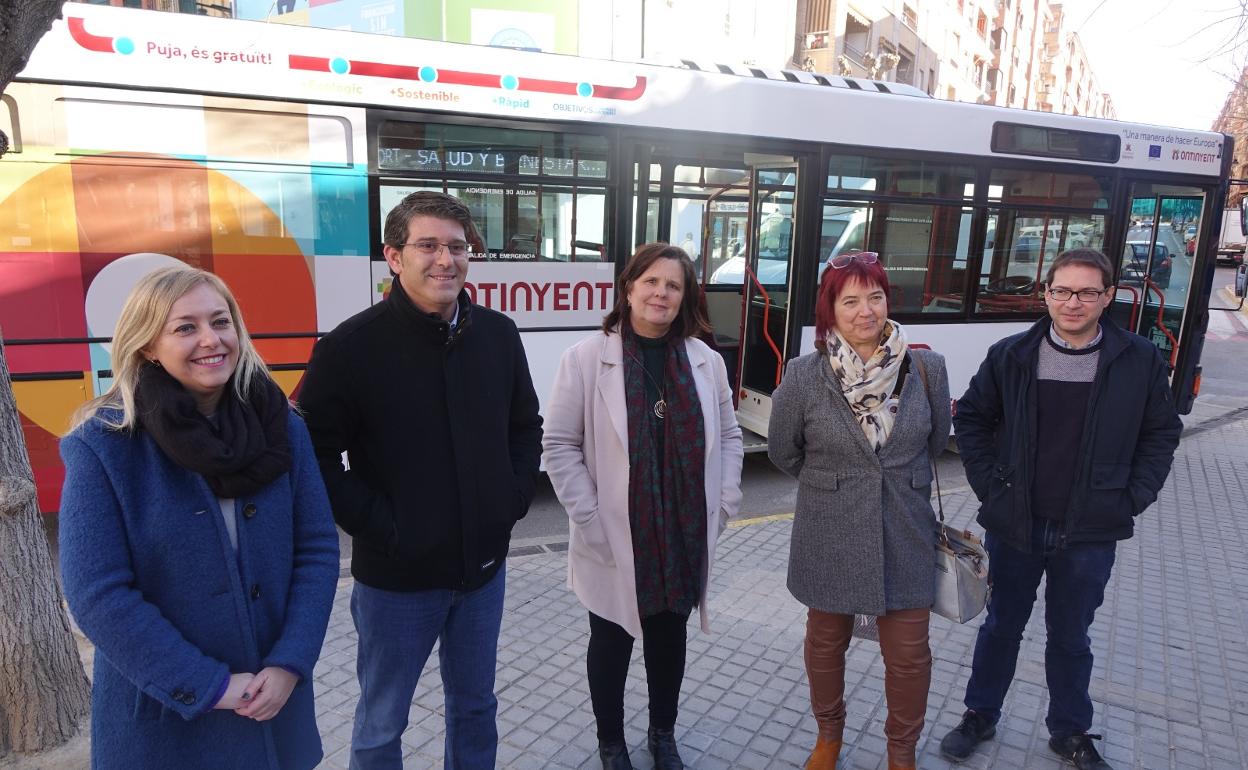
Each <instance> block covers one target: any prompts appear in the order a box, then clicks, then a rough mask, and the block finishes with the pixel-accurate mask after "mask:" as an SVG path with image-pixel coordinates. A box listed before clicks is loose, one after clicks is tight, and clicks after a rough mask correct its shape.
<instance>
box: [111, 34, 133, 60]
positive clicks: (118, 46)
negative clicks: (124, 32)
mask: <svg viewBox="0 0 1248 770" xmlns="http://www.w3.org/2000/svg"><path fill="white" fill-rule="evenodd" d="M113 50H114V51H116V52H117V53H119V54H122V55H123V56H129V55H130V54H132V53H134V41H133V40H131V39H130V38H128V37H119V38H117V39H116V40H114V41H113Z"/></svg>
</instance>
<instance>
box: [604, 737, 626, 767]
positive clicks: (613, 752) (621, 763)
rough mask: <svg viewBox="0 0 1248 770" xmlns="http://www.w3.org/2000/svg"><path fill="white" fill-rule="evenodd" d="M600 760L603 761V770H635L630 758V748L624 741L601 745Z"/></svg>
mask: <svg viewBox="0 0 1248 770" xmlns="http://www.w3.org/2000/svg"><path fill="white" fill-rule="evenodd" d="M598 758H599V759H601V760H602V770H633V762H632V760H630V759H629V758H628V746H627V745H626V744H625V743H624V741H608V742H607V743H599V744H598Z"/></svg>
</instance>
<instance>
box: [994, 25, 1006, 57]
mask: <svg viewBox="0 0 1248 770" xmlns="http://www.w3.org/2000/svg"><path fill="white" fill-rule="evenodd" d="M1009 40H1010V34H1009V33H1008V32H1006V31H1005V27H997V28H996V29H994V30H993V31H992V50H994V51H1004V50H1005V47H1006V46H1007V45H1008V44H1009Z"/></svg>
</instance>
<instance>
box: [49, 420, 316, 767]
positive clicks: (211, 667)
mask: <svg viewBox="0 0 1248 770" xmlns="http://www.w3.org/2000/svg"><path fill="white" fill-rule="evenodd" d="M289 434H290V442H291V449H292V452H293V456H294V463H293V465H292V467H291V469H290V471H289V472H288V473H286V474H285V475H283V476H281V477H279V478H278V479H277V480H275V481H273V482H272V483H271V484H269V485H268V486H266V487H265V488H264V489H262V490H260V491H259V492H257V493H256V494H254V495H251V496H248V497H245V498H243V497H240V498H238V499H237V500H236V501H235V515H236V517H237V522H238V553H237V554H235V553H234V551H233V549H232V548H231V546H230V540H229V536H228V534H227V532H226V529H225V524H224V522H223V520H222V516H221V509H220V506H219V504H218V502H217V498H216V497H215V496H214V495H213V493H212V491H211V490H210V489H209V487H208V484H207V482H206V481H205V480H204V478H203V477H202V476H200V475H199V474H197V473H194V472H192V471H189V470H187V469H185V468H183V467H181V466H178V465H175V464H174V463H173V461H171V460H170V459H169V458H168V457H167V456H165V454H164V452H162V451H161V450H160V448H159V447H158V446H157V445H156V443H155V442H154V441H153V440H152V438H151V436H150V435H148V434H147V433H146V432H144V431H142V430H138V431H135V432H133V433H123V432H120V431H116V430H113V429H111V428H108V427H106V426H104V425H103V424H102V423H100V422H99V421H98V420H95V419H93V420H90V421H88V422H87V423H86V424H84V425H82V426H80V427H79V428H78V429H76V430H74V431H73V432H72V433H70V434H69V435H68V436H66V437H65V438H64V439H63V440H62V441H61V456H62V457H63V458H64V460H65V470H66V475H65V489H64V492H63V495H62V502H61V512H60V536H59V537H60V554H61V572H62V575H63V579H64V585H65V596H66V599H67V600H68V601H69V607H70V610H71V612H72V613H73V615H74V618H75V619H76V620H77V621H78V625H79V626H80V627H81V628H82V630H83V632H84V633H85V634H86V635H87V638H89V639H90V640H91V641H92V642H93V643H94V644H95V648H96V654H95V675H94V677H93V679H94V683H93V692H92V722H91V765H92V767H93V768H97V769H98V770H107V769H111V768H118V769H120V768H126V770H132V769H133V768H173V767H176V768H179V770H192V769H193V768H235V767H237V768H242V767H246V768H249V770H250V769H251V768H271V769H272V770H278V769H279V768H280V769H281V770H291V769H295V770H300V769H302V768H311V767H313V766H315V765H316V764H317V762H319V761H320V759H321V756H322V752H321V740H320V735H319V734H318V732H317V728H316V716H315V713H314V710H313V695H312V669H313V666H314V665H315V664H316V659H317V657H318V656H319V654H320V650H321V642H322V641H323V640H324V637H325V627H326V625H327V624H328V622H329V612H330V608H331V605H332V603H333V598H334V590H335V588H336V586H337V579H338V538H337V533H336V532H335V530H334V523H333V519H332V517H331V515H330V509H329V501H328V498H327V497H326V494H325V486H324V484H323V483H322V482H321V477H320V473H319V471H318V469H317V465H316V458H315V456H314V455H313V453H312V443H311V441H310V440H309V438H308V432H307V429H306V428H305V427H304V424H303V421H302V420H301V419H300V418H299V417H298V416H296V415H295V414H294V413H293V412H292V413H291V415H290V418H289ZM266 666H284V667H287V668H289V669H292V670H294V671H296V672H298V673H299V675H300V679H299V684H298V685H296V687H295V689H294V691H293V692H292V693H291V696H290V699H289V700H288V701H287V702H286V705H285V706H284V707H283V708H282V710H281V712H279V713H278V715H277V716H276V717H274V718H273V719H271V720H269V721H265V722H257V721H255V720H253V719H248V718H246V717H240V716H238V715H237V714H235V713H234V712H233V711H229V710H219V711H218V710H212V708H211V706H212V702H213V701H214V700H215V698H216V695H217V692H218V690H219V687H220V685H221V682H222V680H223V677H225V676H226V675H227V674H229V673H231V672H233V673H242V672H250V673H255V672H258V671H259V670H260V669H262V668H264V667H266Z"/></svg>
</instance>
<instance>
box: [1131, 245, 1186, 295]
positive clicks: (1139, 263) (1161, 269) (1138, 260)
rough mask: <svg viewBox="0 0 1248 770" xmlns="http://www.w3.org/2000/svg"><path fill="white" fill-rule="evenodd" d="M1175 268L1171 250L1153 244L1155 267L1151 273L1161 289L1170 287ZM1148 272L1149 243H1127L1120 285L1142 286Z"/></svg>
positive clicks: (1154, 281)
mask: <svg viewBox="0 0 1248 770" xmlns="http://www.w3.org/2000/svg"><path fill="white" fill-rule="evenodd" d="M1173 268H1174V265H1173V259H1172V257H1171V255H1170V249H1168V248H1166V246H1165V244H1162V243H1155V244H1153V265H1152V271H1151V273H1150V275H1151V277H1152V279H1153V283H1154V284H1156V286H1157V288H1159V289H1167V288H1169V287H1170V274H1171V272H1172V270H1173ZM1146 270H1148V241H1127V245H1126V246H1125V247H1124V248H1123V251H1122V273H1121V275H1119V276H1118V283H1120V284H1122V285H1125V286H1142V285H1143V284H1144V275H1145V271H1146Z"/></svg>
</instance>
